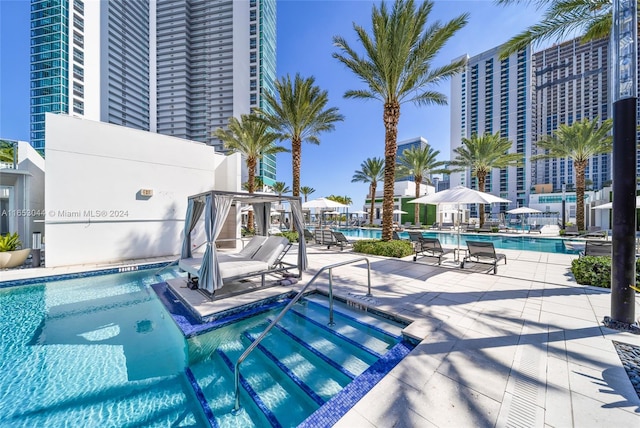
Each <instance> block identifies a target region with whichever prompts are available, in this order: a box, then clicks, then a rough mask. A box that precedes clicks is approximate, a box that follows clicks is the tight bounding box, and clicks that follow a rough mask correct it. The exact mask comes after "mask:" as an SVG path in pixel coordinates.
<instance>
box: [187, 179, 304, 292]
mask: <svg viewBox="0 0 640 428" xmlns="http://www.w3.org/2000/svg"><path fill="white" fill-rule="evenodd" d="M280 199H285V200H287V201H288V202H289V203H290V204H291V213H292V220H293V226H294V227H295V229H296V230H297V231H298V233H299V236H300V239H299V243H298V269H299V271H300V274H302V271H304V270H306V268H307V265H308V261H307V251H306V245H305V240H304V234H303V232H304V217H303V213H302V206H301V201H300V198H293V197H281V196H276V195H264V194H261V195H260V194H258V195H254V194H248V193H242V192H224V191H219V192H218V191H215V190H214V191H210V192H206V193H200V194H198V195H194V196H190V197H189V199H188V204H187V212H186V215H185V224H184V237H183V238H184V239H183V242H182V249H181V259H187V258H192V257H193V256H192V251H191V232H192V231H193V230H194V228H195V225H196V224H197V222H198V219H199V218H200V217H201V216H202V212H203V211H204V212H205V221H204V230H205V235H206V238H207V241H206V247H205V251H204V255H203V257H202V263H201V264H200V269H199V271H198V277H199V284H198V288H200V289H205V290H207V291H208V292H209V293H211V294H213V293H214V292H215V291H216V290H217V289H219V288H221V287H222V286H223V283H222V275H221V272H220V265H219V263H218V256H217V250H216V247H215V241H216V239H218V236H219V235H220V232H221V231H222V228H223V225H224V224H225V221H226V219H227V217H228V215H229V211H230V210H231V205H232V204H233V203H234V202H236V203H238V204H240V203H249V204H251V205H252V206H253V211H254V214H255V217H256V223H257V226H258V232H259V233H260V234H262V235H264V236H266V235H268V227H269V222H270V214H271V203H272V202H274V203H275V202H276V201H277V200H280Z"/></svg>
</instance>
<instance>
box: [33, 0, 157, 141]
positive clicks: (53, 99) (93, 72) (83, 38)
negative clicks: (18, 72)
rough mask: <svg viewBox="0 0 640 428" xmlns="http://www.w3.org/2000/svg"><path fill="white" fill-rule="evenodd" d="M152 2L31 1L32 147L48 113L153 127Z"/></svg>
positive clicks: (110, 0)
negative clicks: (150, 12) (151, 84)
mask: <svg viewBox="0 0 640 428" xmlns="http://www.w3.org/2000/svg"><path fill="white" fill-rule="evenodd" d="M149 36H150V32H149V4H148V3H147V2H132V1H127V0H109V1H108V2H107V1H105V2H87V3H85V2H83V1H82V0H32V1H31V76H30V77H31V94H30V98H31V145H32V146H33V147H34V148H36V149H38V150H43V149H44V125H45V124H44V114H45V113H46V112H54V113H65V114H69V115H73V116H81V117H86V118H88V119H92V120H99V121H103V122H110V123H115V124H118V125H123V126H128V127H132V128H137V129H143V130H149V126H150V116H149V111H150V107H151V106H150V103H149V100H150V95H149V93H150V86H149V76H150V66H149V63H150V60H149V59H150V40H149Z"/></svg>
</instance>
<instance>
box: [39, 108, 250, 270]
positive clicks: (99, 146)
mask: <svg viewBox="0 0 640 428" xmlns="http://www.w3.org/2000/svg"><path fill="white" fill-rule="evenodd" d="M45 147H46V153H45V159H46V163H47V177H46V183H45V210H46V211H47V216H46V220H45V236H44V238H45V243H46V265H47V266H64V265H72V264H85V263H108V262H113V261H120V260H129V259H139V258H147V257H156V256H165V255H173V254H177V253H178V252H179V249H180V245H181V233H182V228H183V222H184V214H185V211H186V205H187V196H189V195H192V194H196V193H199V192H203V191H206V190H210V189H219V190H231V189H236V188H239V186H240V184H239V171H240V162H241V160H240V156H239V155H233V156H230V157H228V158H227V157H225V156H224V155H221V154H218V153H215V151H214V149H213V148H212V147H210V146H207V145H205V144H201V143H196V142H192V141H187V140H182V139H178V138H174V137H168V136H164V135H159V134H154V133H149V132H144V131H138V130H134V129H130V128H124V127H120V126H116V125H111V124H106V123H101V122H94V121H89V120H86V119H80V118H73V117H68V116H64V115H56V114H47V117H46V146H45ZM214 171H215V172H214ZM236 178H237V180H238V183H232V181H233V180H235V179H236ZM222 180H226V182H223V181H222ZM142 189H150V190H151V191H152V192H153V196H151V197H146V196H143V195H142V194H141V190H142Z"/></svg>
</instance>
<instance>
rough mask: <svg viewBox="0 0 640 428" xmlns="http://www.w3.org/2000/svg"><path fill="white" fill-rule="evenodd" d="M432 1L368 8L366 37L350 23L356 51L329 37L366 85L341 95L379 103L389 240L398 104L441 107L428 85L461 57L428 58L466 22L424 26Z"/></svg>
mask: <svg viewBox="0 0 640 428" xmlns="http://www.w3.org/2000/svg"><path fill="white" fill-rule="evenodd" d="M432 9H433V2H431V1H429V0H427V1H425V2H424V3H422V4H420V5H419V6H416V5H415V2H414V0H406V1H405V0H396V1H395V3H394V5H393V7H392V10H391V11H389V10H388V8H387V5H386V3H384V2H383V3H382V4H381V5H380V7H378V6H373V12H372V14H371V23H372V25H371V28H372V35H369V34H368V33H367V32H366V31H365V29H364V28H363V27H361V26H359V25H356V24H354V25H353V28H354V30H355V32H356V34H357V36H358V40H360V42H361V43H362V46H363V48H364V50H365V54H364V56H361V55H360V54H358V53H357V52H356V51H355V50H354V49H353V48H352V47H351V46H349V44H348V42H347V40H346V39H344V38H343V37H339V36H335V37H334V38H333V42H334V44H335V45H336V46H337V47H338V49H340V50H341V52H342V53H334V54H333V57H334V58H336V59H337V60H338V61H340V62H341V63H343V64H344V65H345V66H346V67H347V68H348V69H349V70H351V71H352V72H353V73H354V74H355V75H357V76H358V77H359V78H360V79H361V80H362V81H363V82H364V83H365V85H367V89H358V90H349V91H347V92H346V93H345V94H344V96H345V98H359V99H365V100H370V99H373V100H378V101H381V102H382V103H383V113H382V118H383V123H384V128H385V149H384V155H385V171H384V199H383V203H382V204H383V205H382V208H383V211H382V213H383V214H382V239H383V240H385V241H389V240H391V238H392V234H393V228H392V227H393V183H394V176H395V168H396V151H397V145H398V143H397V137H398V121H399V119H400V106H401V105H402V104H403V103H407V102H412V103H414V104H416V105H432V104H436V105H445V104H446V103H447V101H446V96H445V95H444V94H441V93H439V92H436V91H435V90H433V89H432V86H433V85H435V84H438V83H440V82H442V81H443V80H445V79H447V78H449V77H451V76H453V75H454V74H456V73H458V72H459V71H460V70H461V69H462V67H463V66H464V59H461V60H459V61H455V62H452V63H449V64H447V65H444V66H441V67H433V66H432V64H431V61H433V59H434V57H435V56H436V55H437V54H438V52H439V51H440V49H441V48H442V47H443V46H444V44H445V43H446V42H447V41H448V40H449V39H450V38H451V37H453V35H454V34H455V33H456V32H457V31H458V30H459V29H460V28H462V27H463V26H464V25H465V24H466V23H467V15H466V14H464V15H461V16H459V17H457V18H455V19H453V20H451V21H449V22H447V23H445V24H442V23H440V22H439V21H436V22H434V23H433V24H430V25H427V19H428V17H429V14H430V12H431V10H432Z"/></svg>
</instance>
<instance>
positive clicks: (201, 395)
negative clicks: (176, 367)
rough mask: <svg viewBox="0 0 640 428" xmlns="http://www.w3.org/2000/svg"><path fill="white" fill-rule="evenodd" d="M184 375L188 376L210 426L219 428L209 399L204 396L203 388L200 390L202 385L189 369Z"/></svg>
mask: <svg viewBox="0 0 640 428" xmlns="http://www.w3.org/2000/svg"><path fill="white" fill-rule="evenodd" d="M184 373H185V375H186V376H187V380H188V381H189V384H190V385H191V388H193V392H194V394H195V395H196V399H197V400H198V402H199V403H200V407H201V408H202V412H203V413H204V416H205V417H206V418H207V421H208V422H209V425H210V426H211V427H212V428H218V422H217V421H216V418H215V415H214V414H213V411H212V410H211V407H209V403H208V402H207V398H206V397H205V396H204V392H203V391H202V388H200V385H199V384H198V381H197V380H196V377H195V376H194V375H193V372H192V371H191V369H190V368H189V367H187V368H186V369H185V371H184Z"/></svg>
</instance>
